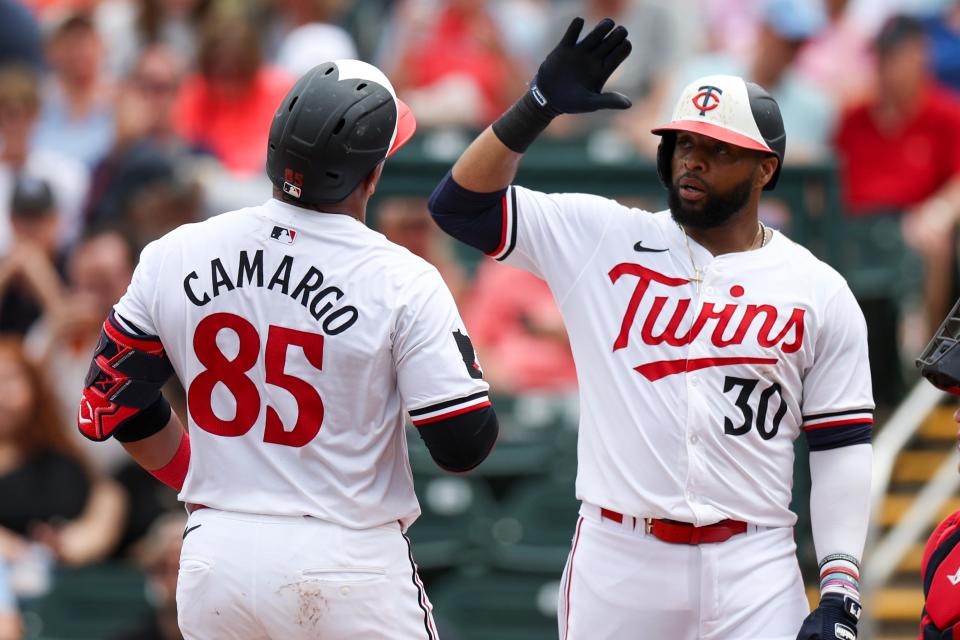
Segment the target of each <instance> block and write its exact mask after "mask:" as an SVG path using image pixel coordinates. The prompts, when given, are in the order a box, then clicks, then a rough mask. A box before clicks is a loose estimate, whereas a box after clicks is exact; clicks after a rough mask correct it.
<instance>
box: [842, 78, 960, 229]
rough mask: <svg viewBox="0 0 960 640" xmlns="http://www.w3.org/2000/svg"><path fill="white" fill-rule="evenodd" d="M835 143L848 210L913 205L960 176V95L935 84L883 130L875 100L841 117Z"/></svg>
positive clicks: (862, 211)
mask: <svg viewBox="0 0 960 640" xmlns="http://www.w3.org/2000/svg"><path fill="white" fill-rule="evenodd" d="M881 99H882V98H881ZM836 145H837V152H838V155H839V161H840V175H841V184H842V186H843V191H844V205H845V207H846V212H847V213H848V214H850V215H863V214H869V213H873V212H877V211H891V210H904V209H908V208H910V207H912V206H914V205H916V204H919V203H921V202H923V201H924V200H926V199H927V198H929V197H930V196H932V195H933V194H934V193H936V192H937V191H938V190H939V189H940V188H941V187H943V186H944V184H946V183H947V182H948V181H949V180H950V179H951V178H953V177H955V176H960V99H958V97H957V96H956V95H955V94H953V93H950V92H949V91H947V90H946V89H944V88H941V87H939V86H937V85H930V86H929V87H928V88H927V89H926V90H925V91H924V94H923V96H922V97H921V98H920V101H919V104H918V106H917V109H916V112H915V113H914V114H913V116H912V117H910V118H908V119H907V121H906V122H904V123H903V124H902V125H901V126H900V127H899V128H898V129H896V130H893V131H882V130H880V129H879V128H878V126H877V123H876V121H875V118H874V115H873V112H872V105H871V104H865V105H862V106H859V107H856V108H854V109H852V110H850V111H848V112H847V113H846V114H845V115H844V116H843V117H842V118H841V121H840V124H839V127H838V129H837V138H836Z"/></svg>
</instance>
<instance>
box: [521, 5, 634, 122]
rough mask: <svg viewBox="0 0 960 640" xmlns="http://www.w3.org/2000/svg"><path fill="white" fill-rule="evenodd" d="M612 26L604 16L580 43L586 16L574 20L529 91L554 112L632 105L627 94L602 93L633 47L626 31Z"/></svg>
mask: <svg viewBox="0 0 960 640" xmlns="http://www.w3.org/2000/svg"><path fill="white" fill-rule="evenodd" d="M613 25H614V23H613V20H611V19H610V18H604V19H603V20H601V21H600V22H599V23H598V24H597V26H595V27H594V28H593V31H591V32H590V33H588V34H587V35H586V36H585V37H584V38H583V40H581V41H580V42H577V38H579V37H580V31H581V30H582V29H583V18H574V19H573V22H571V23H570V26H569V27H567V32H566V33H565V34H563V39H562V40H560V44H558V45H557V46H556V47H555V48H554V50H553V51H551V52H550V54H549V55H547V57H546V59H545V60H544V61H543V63H542V64H541V65H540V69H539V70H538V71H537V75H536V76H534V78H533V82H531V83H530V93H531V94H532V96H533V98H534V99H535V100H536V101H537V103H538V104H539V105H540V106H541V107H543V108H544V109H546V110H547V111H550V112H553V114H554V115H560V114H561V113H588V112H590V111H598V110H600V109H628V108H630V105H631V102H630V100H629V99H628V98H627V97H626V96H625V95H623V94H620V93H601V92H602V91H603V85H604V84H606V82H607V80H609V79H610V76H611V74H613V72H614V71H615V70H616V68H617V67H619V66H620V63H622V62H623V61H624V60H626V59H627V56H628V55H630V50H631V48H632V45H631V44H630V41H629V40H627V30H626V29H624V28H623V26H619V27H614V26H613Z"/></svg>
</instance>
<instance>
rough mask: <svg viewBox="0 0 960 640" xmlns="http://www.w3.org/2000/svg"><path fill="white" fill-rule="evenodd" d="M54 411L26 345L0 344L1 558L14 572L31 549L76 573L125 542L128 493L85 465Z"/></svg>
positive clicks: (17, 342)
mask: <svg viewBox="0 0 960 640" xmlns="http://www.w3.org/2000/svg"><path fill="white" fill-rule="evenodd" d="M55 407H56V405H55V404H54V403H53V402H52V401H51V398H50V395H49V391H48V390H47V387H46V384H45V382H44V381H43V378H42V375H41V373H40V370H39V368H38V367H37V366H36V365H34V364H32V363H31V362H30V361H29V360H28V359H27V358H26V356H25V354H24V351H23V347H22V344H21V342H20V340H19V339H17V338H12V337H4V338H2V339H0V556H3V557H4V558H5V559H6V560H7V561H8V562H9V563H10V564H11V571H12V572H14V573H15V572H16V571H17V563H18V562H20V561H23V560H24V559H25V558H27V557H28V556H29V551H30V550H31V549H32V547H31V545H32V544H35V543H40V544H42V545H44V546H46V547H47V548H49V549H50V550H51V551H52V552H53V554H54V556H55V557H56V558H57V559H58V560H59V561H60V562H63V563H65V564H67V565H71V566H77V565H84V564H89V563H91V562H96V561H97V560H100V559H102V558H103V557H105V556H106V555H107V554H108V553H109V552H110V551H111V549H112V547H113V545H114V544H115V542H116V540H117V538H118V537H119V535H120V524H121V523H122V520H123V517H124V512H125V509H126V504H125V502H124V498H123V494H122V492H121V491H120V490H119V489H118V488H117V487H116V485H115V484H114V483H112V482H110V481H109V480H106V479H104V478H103V477H102V476H99V475H98V474H95V473H93V472H91V470H90V469H89V468H88V467H87V466H86V464H85V462H84V459H83V457H82V455H81V454H80V452H79V451H78V450H77V448H76V446H75V444H74V440H73V439H72V438H71V437H68V436H67V435H66V434H65V433H64V428H63V423H62V422H61V421H60V419H59V416H58V415H57V412H56V409H55Z"/></svg>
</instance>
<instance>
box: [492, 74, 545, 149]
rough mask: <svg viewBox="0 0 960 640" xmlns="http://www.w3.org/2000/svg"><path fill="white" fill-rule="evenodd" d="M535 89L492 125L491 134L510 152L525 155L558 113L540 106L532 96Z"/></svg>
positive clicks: (532, 88)
mask: <svg viewBox="0 0 960 640" xmlns="http://www.w3.org/2000/svg"><path fill="white" fill-rule="evenodd" d="M534 91H536V87H531V89H530V91H527V92H526V93H525V94H523V97H522V98H520V99H519V100H517V101H516V102H515V103H513V106H512V107H510V108H509V109H507V111H506V113H504V114H503V115H502V116H500V117H499V118H498V119H497V121H496V122H494V123H493V133H494V134H496V136H497V138H499V139H500V142H502V143H503V144H505V145H506V146H507V148H509V149H510V150H511V151H515V152H517V153H526V151H527V147H529V146H530V145H531V144H533V141H534V140H536V139H537V136H539V135H540V134H541V133H543V130H544V129H546V128H547V125H549V124H550V122H551V121H552V120H553V119H554V118H555V117H557V116H558V115H560V114H559V112H557V111H555V110H554V109H551V108H550V107H547V106H544V105H541V104H540V103H538V102H537V100H536V98H534V96H533V92H534Z"/></svg>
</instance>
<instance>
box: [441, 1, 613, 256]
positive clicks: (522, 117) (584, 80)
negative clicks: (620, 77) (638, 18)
mask: <svg viewBox="0 0 960 640" xmlns="http://www.w3.org/2000/svg"><path fill="white" fill-rule="evenodd" d="M582 29H583V18H575V19H574V20H573V22H571V23H570V26H569V27H567V31H566V33H565V34H564V36H563V38H562V39H561V40H560V42H559V44H557V46H556V47H555V48H554V49H553V51H551V52H550V53H549V55H547V57H546V59H544V61H543V63H542V64H541V65H540V68H539V70H538V71H537V75H536V76H534V78H533V81H532V82H531V83H530V88H529V90H528V91H527V92H526V93H524V95H523V96H522V97H521V98H520V99H519V100H518V101H517V102H516V103H515V104H514V105H513V106H512V107H510V109H509V110H507V112H506V113H504V114H503V115H502V116H500V118H499V119H498V120H497V121H496V122H494V123H493V125H492V126H491V127H489V128H487V129H486V130H485V131H484V132H483V133H481V134H480V136H479V137H477V139H476V140H474V141H473V143H472V144H471V145H470V146H469V147H468V148H467V150H466V151H464V152H463V155H461V156H460V159H459V160H457V162H456V164H455V165H454V166H453V170H452V171H451V172H450V173H448V174H447V175H446V176H445V177H444V179H443V180H442V181H441V183H440V184H439V185H438V186H437V188H436V189H435V190H434V192H433V195H432V196H431V197H430V212H431V214H433V217H434V220H436V222H437V224H438V225H439V226H440V228H442V229H443V230H444V231H446V232H447V233H449V234H450V235H452V236H453V237H455V238H457V239H458V240H461V241H462V242H465V243H467V244H469V245H471V246H473V247H476V248H477V249H480V250H481V251H484V252H487V253H489V252H491V251H493V249H494V248H495V247H496V246H497V245H498V244H499V243H500V240H501V238H500V229H501V225H500V219H501V201H502V199H503V195H504V192H505V190H506V189H507V187H508V186H510V183H511V182H513V179H514V177H515V176H516V174H517V167H518V166H519V164H520V158H521V157H522V156H523V153H524V152H526V150H527V148H528V147H529V146H530V145H531V144H532V143H533V141H534V140H536V138H537V136H539V135H540V134H541V133H542V132H543V130H544V129H546V128H547V126H548V125H549V124H550V122H551V121H552V120H553V119H554V118H555V117H557V116H558V115H560V114H562V113H588V112H591V111H598V110H600V109H627V108H629V107H630V100H629V99H627V97H626V96H623V95H621V94H619V93H602V90H603V85H604V84H605V83H606V82H607V80H608V79H609V78H610V75H611V74H612V73H613V72H614V70H616V68H617V67H618V66H620V63H622V62H623V61H624V60H625V59H626V57H627V56H628V55H629V54H630V49H631V45H630V41H629V40H627V30H626V29H624V28H623V27H622V26H618V27H614V22H613V20H611V19H609V18H605V19H604V20H601V21H600V22H599V23H598V24H597V26H596V27H594V29H593V31H591V32H590V33H588V34H587V35H586V36H584V38H583V39H582V40H580V41H579V42H578V38H579V36H580V31H581V30H582Z"/></svg>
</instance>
